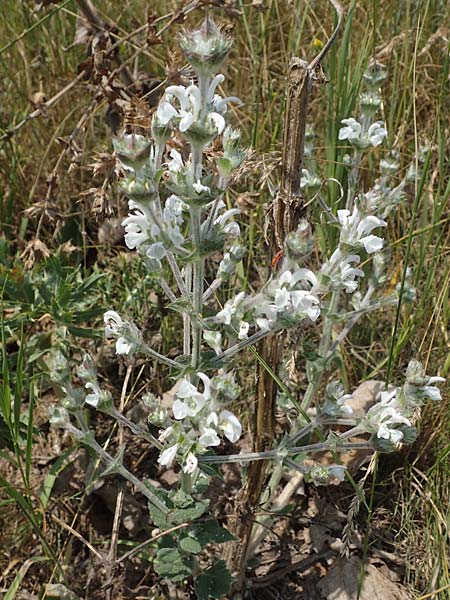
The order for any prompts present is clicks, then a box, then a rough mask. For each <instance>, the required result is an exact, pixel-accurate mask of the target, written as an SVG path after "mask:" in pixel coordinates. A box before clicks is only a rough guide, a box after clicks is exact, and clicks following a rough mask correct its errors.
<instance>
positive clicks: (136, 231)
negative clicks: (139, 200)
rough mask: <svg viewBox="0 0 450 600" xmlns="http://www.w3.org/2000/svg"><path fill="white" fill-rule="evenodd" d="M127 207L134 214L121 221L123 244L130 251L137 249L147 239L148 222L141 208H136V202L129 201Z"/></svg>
mask: <svg viewBox="0 0 450 600" xmlns="http://www.w3.org/2000/svg"><path fill="white" fill-rule="evenodd" d="M128 206H129V208H130V210H134V211H135V212H134V213H130V214H129V215H128V217H127V218H126V219H124V220H123V221H122V227H124V228H125V244H126V245H127V247H128V248H130V250H133V249H134V248H139V246H141V245H142V244H144V243H145V242H146V241H147V239H148V231H149V229H150V221H149V219H148V217H147V215H146V214H145V213H144V211H143V210H142V208H140V207H138V206H137V204H136V202H134V201H133V200H129V202H128Z"/></svg>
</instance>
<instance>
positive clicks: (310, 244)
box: [285, 219, 314, 260]
mask: <svg viewBox="0 0 450 600" xmlns="http://www.w3.org/2000/svg"><path fill="white" fill-rule="evenodd" d="M285 244H286V254H287V255H288V256H289V257H291V258H294V259H297V260H298V259H299V258H305V257H307V256H309V255H310V254H311V252H312V251H313V249H314V240H313V237H312V234H311V228H310V226H309V223H308V221H307V220H306V219H302V220H301V221H300V223H299V224H298V227H297V229H296V231H292V232H291V233H289V234H288V235H287V236H286V242H285Z"/></svg>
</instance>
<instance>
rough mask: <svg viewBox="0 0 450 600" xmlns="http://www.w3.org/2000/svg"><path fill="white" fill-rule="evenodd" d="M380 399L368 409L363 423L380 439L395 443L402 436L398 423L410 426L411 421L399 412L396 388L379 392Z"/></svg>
mask: <svg viewBox="0 0 450 600" xmlns="http://www.w3.org/2000/svg"><path fill="white" fill-rule="evenodd" d="M380 398H381V399H380V401H379V402H378V403H377V404H375V405H374V406H372V408H370V409H369V411H368V413H367V416H366V419H365V421H364V422H365V424H366V426H367V429H368V431H369V432H372V433H373V432H376V434H377V437H378V438H380V439H385V440H389V441H391V442H392V443H397V442H399V441H400V440H401V439H402V438H403V433H402V431H400V430H399V429H397V426H398V425H407V426H408V427H410V426H411V421H409V419H407V418H406V417H405V416H404V415H402V414H401V412H400V408H399V406H398V401H397V390H396V389H395V390H393V391H392V392H381V395H380Z"/></svg>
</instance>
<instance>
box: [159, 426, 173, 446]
mask: <svg viewBox="0 0 450 600" xmlns="http://www.w3.org/2000/svg"><path fill="white" fill-rule="evenodd" d="M173 432H174V428H173V427H172V426H170V427H167V429H164V430H163V431H161V432H160V434H159V436H158V440H159V441H160V442H165V441H166V440H167V438H168V437H170V436H171V435H172V433H173Z"/></svg>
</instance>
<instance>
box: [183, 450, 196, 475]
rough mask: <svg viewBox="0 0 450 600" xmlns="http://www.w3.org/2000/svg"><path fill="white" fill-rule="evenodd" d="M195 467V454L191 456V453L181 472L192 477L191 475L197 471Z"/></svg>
mask: <svg viewBox="0 0 450 600" xmlns="http://www.w3.org/2000/svg"><path fill="white" fill-rule="evenodd" d="M197 466H198V460H197V457H196V456H195V454H192V452H189V454H188V457H187V459H186V463H185V465H184V467H183V471H184V472H185V473H189V474H191V475H192V473H194V472H195V471H196V470H197Z"/></svg>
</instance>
